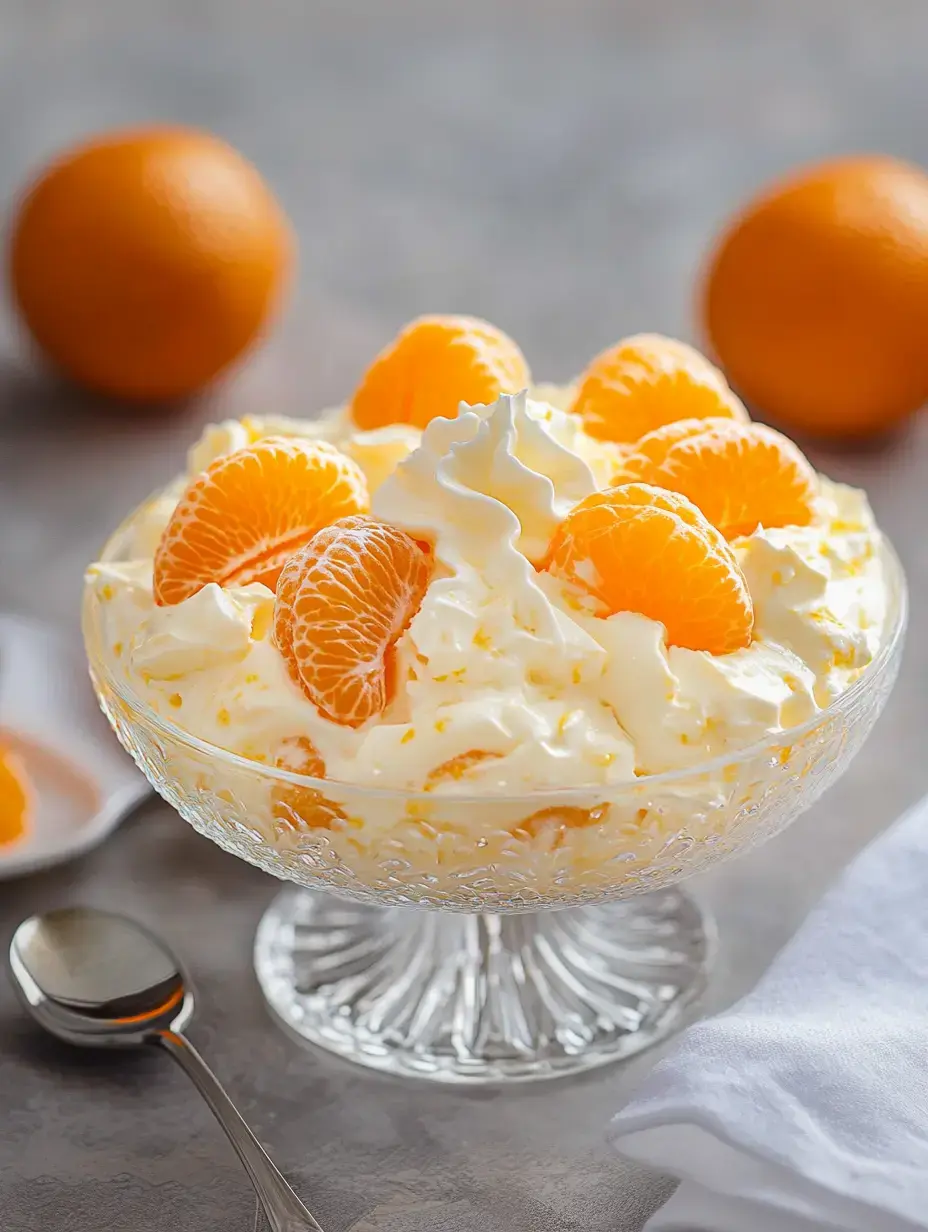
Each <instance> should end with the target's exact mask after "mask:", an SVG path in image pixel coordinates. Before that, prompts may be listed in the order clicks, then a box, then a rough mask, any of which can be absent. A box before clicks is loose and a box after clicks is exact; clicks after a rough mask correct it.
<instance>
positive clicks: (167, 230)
mask: <svg viewBox="0 0 928 1232" xmlns="http://www.w3.org/2000/svg"><path fill="white" fill-rule="evenodd" d="M292 253H293V241H292V239H291V233H290V227H289V224H288V222H287V219H286V217H285V215H284V214H283V212H282V210H281V208H280V206H279V205H278V204H277V201H276V200H275V199H274V197H273V195H272V194H271V192H270V190H269V189H268V187H267V185H266V184H265V183H264V181H263V180H262V178H261V176H260V175H259V174H258V172H257V171H256V170H255V168H254V167H252V166H251V164H250V163H248V162H246V160H245V159H244V158H243V157H242V156H241V155H240V154H239V153H237V151H235V150H234V149H232V148H231V147H230V146H228V145H226V144H225V142H223V141H220V140H219V139H218V138H217V137H214V136H212V135H211V134H209V133H204V132H198V131H196V130H193V129H185V128H147V129H138V130H133V131H124V132H117V133H109V134H104V135H102V136H99V137H96V138H94V139H93V140H92V141H90V142H88V143H87V144H85V145H82V146H80V147H78V148H76V149H73V150H71V151H69V152H67V153H66V154H64V155H63V157H61V158H60V159H59V160H57V161H56V162H55V163H53V164H52V166H51V167H49V168H48V169H47V170H46V171H45V172H44V173H43V174H42V175H41V176H40V178H39V179H38V180H37V181H36V182H35V184H33V186H32V187H31V188H30V189H29V191H28V192H27V194H26V196H25V198H24V199H23V201H22V202H21V204H20V206H19V208H18V211H17V213H16V216H15V218H14V222H13V229H12V234H11V237H10V242H9V277H10V282H11V287H12V292H13V296H14V298H15V301H16V303H17V305H18V307H19V309H20V311H21V313H22V315H23V317H24V318H25V321H26V324H27V325H28V327H29V329H30V330H31V332H32V334H33V336H34V338H35V341H36V342H37V343H38V345H39V347H40V348H41V350H42V351H43V352H44V353H45V355H46V356H47V357H48V358H49V359H50V360H51V361H52V362H53V363H54V364H56V365H57V366H58V367H59V368H60V369H61V370H62V371H63V372H65V373H66V374H67V375H69V376H70V377H72V378H73V379H74V380H75V381H77V382H79V383H80V384H82V385H85V386H87V387H89V388H91V389H95V390H99V391H101V392H103V393H106V394H111V395H115V396H119V397H124V398H129V399H137V400H142V401H148V400H161V399H169V398H176V397H181V396H183V395H186V394H191V393H194V392H195V391H196V390H198V389H200V388H201V387H202V386H203V385H205V384H206V383H207V382H209V381H211V380H212V379H213V377H215V376H216V375H217V374H218V373H220V372H221V371H222V370H223V369H224V368H226V367H227V366H228V365H229V364H231V363H232V361H233V360H235V359H236V358H238V356H239V355H240V354H241V353H242V352H243V351H244V350H245V348H246V347H248V346H249V344H251V343H252V342H253V341H254V340H255V338H256V337H257V336H258V335H259V334H260V333H261V331H262V329H263V328H264V326H265V325H266V323H267V320H268V317H269V314H270V313H271V311H272V309H273V308H274V306H275V304H276V302H277V301H278V299H279V297H280V293H281V290H282V287H283V283H284V281H285V276H286V274H287V272H288V270H289V268H290V266H291V264H292Z"/></svg>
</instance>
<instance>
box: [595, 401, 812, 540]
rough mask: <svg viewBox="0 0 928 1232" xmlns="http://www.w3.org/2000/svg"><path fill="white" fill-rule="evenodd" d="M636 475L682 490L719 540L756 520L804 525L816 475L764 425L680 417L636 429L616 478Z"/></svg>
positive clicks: (625, 479)
mask: <svg viewBox="0 0 928 1232" xmlns="http://www.w3.org/2000/svg"><path fill="white" fill-rule="evenodd" d="M629 481H638V482H640V483H648V484H653V485H655V486H656V487H661V488H670V489H671V490H672V491H674V492H680V493H682V494H683V495H684V496H686V497H688V498H689V499H690V500H691V501H692V502H693V504H694V505H697V506H698V507H699V508H700V509H701V510H702V512H703V513H704V514H705V515H706V517H707V518H708V519H709V521H710V522H711V523H712V525H713V526H715V527H717V528H718V529H719V530H720V531H721V532H722V534H723V535H724V536H725V538H726V539H734V538H736V537H737V536H738V535H750V534H751V533H752V532H753V531H755V530H756V529H757V527H758V526H766V527H773V526H806V525H807V524H808V523H809V521H810V520H811V518H812V513H813V509H814V503H815V493H816V477H815V471H814V470H813V469H812V466H811V465H810V464H809V462H808V461H807V460H806V458H805V457H804V456H803V454H802V453H801V452H800V450H799V449H798V448H797V447H796V446H795V445H794V444H793V443H792V441H790V440H787V438H786V437H785V436H783V435H782V434H781V433H779V432H775V431H774V430H773V429H772V428H767V427H765V426H764V425H763V424H753V423H752V424H742V423H737V422H736V421H734V420H731V419H683V420H679V421H678V422H676V423H671V424H666V425H665V426H664V427H663V428H658V429H656V430H655V431H654V432H649V433H648V434H647V435H646V436H643V437H642V438H641V440H640V441H638V443H637V444H636V446H635V449H634V452H633V453H631V454H630V455H628V456H627V457H626V458H624V459H623V462H622V470H621V474H620V476H619V477H618V479H617V482H621V483H625V482H629Z"/></svg>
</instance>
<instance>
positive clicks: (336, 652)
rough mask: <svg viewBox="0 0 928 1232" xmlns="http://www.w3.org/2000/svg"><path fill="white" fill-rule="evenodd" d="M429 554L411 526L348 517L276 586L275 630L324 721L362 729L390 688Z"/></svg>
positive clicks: (425, 579) (291, 564) (323, 534)
mask: <svg viewBox="0 0 928 1232" xmlns="http://www.w3.org/2000/svg"><path fill="white" fill-rule="evenodd" d="M431 574H432V559H431V555H430V554H429V552H428V551H426V549H425V548H423V547H422V546H421V545H420V544H419V543H417V542H416V540H415V539H413V538H412V536H411V535H407V534H406V532H405V531H402V530H398V529H397V528H396V527H394V526H389V525H387V523H385V522H379V521H377V520H376V519H375V518H369V517H351V518H343V519H342V520H341V521H340V522H336V523H334V525H332V526H328V527H326V528H325V529H324V530H321V531H319V532H318V534H316V535H315V536H314V537H313V538H312V540H311V541H310V542H309V543H308V544H307V545H306V547H304V548H303V549H302V550H301V551H300V552H298V553H297V554H296V555H295V556H293V557H292V558H291V559H290V560H289V561H288V562H287V564H286V566H285V567H284V569H283V572H282V573H281V575H280V580H279V582H278V585H277V601H276V603H275V606H274V637H275V641H276V643H277V647H278V649H279V650H280V652H281V654H282V655H283V657H284V659H285V660H286V663H287V669H288V671H289V673H290V677H291V679H292V680H293V681H294V683H295V684H297V685H299V687H300V688H301V689H302V690H303V693H304V694H305V695H306V697H308V698H309V700H310V701H311V702H312V703H313V705H314V706H315V707H316V708H317V709H318V710H319V712H320V713H321V714H322V715H324V716H325V717H326V718H327V719H331V720H332V722H334V723H341V724H343V725H344V726H347V727H360V726H361V725H362V724H363V723H366V722H367V720H368V719H371V718H374V717H375V716H376V715H379V714H381V713H382V712H383V711H384V710H385V709H386V707H387V705H388V703H389V701H390V700H391V696H392V693H393V683H394V682H393V675H394V657H395V646H396V643H397V641H398V640H399V638H400V636H401V635H402V633H403V632H404V631H405V629H406V628H407V626H408V625H409V623H410V621H411V620H412V618H413V617H414V616H415V614H416V612H417V611H418V610H419V605H420V604H421V602H422V599H423V596H424V595H425V592H426V589H427V587H428V584H429V579H430V578H431Z"/></svg>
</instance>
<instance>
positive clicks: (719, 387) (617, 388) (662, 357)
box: [570, 334, 748, 444]
mask: <svg viewBox="0 0 928 1232" xmlns="http://www.w3.org/2000/svg"><path fill="white" fill-rule="evenodd" d="M570 410H571V411H573V412H574V413H575V414H577V415H580V416H581V417H582V419H583V426H584V428H585V429H586V431H587V432H588V433H589V435H590V436H593V437H596V438H597V439H598V440H602V441H615V442H618V443H620V444H627V443H632V442H634V441H637V440H638V439H639V437H642V436H644V434H645V433H646V432H652V431H653V430H654V429H655V428H660V427H662V426H663V425H664V424H667V423H672V422H674V421H675V420H677V419H706V418H709V417H711V418H726V419H734V420H738V421H740V422H747V419H748V413H747V411H746V410H745V409H744V407H743V406H742V404H741V402H740V401H739V399H738V398H737V397H736V396H735V394H734V393H733V392H732V391H731V389H729V387H728V384H727V382H726V380H725V378H724V376H722V374H721V372H719V370H718V369H717V368H715V367H713V365H712V364H710V363H709V361H708V360H707V359H705V358H704V356H702V355H700V354H699V352H698V351H696V350H694V349H693V347H691V346H687V345H686V343H685V342H678V341H677V340H676V339H674V338H664V337H663V336H662V335H660V334H636V335H635V336H634V337H632V338H624V339H623V340H622V341H621V342H617V343H616V344H615V345H614V346H611V347H608V348H607V349H606V350H605V351H603V352H601V354H599V355H597V356H596V358H595V359H594V360H593V361H592V362H591V363H590V364H589V366H588V367H587V368H586V370H585V371H584V372H583V373H582V374H581V376H580V379H579V381H578V383H577V391H576V393H575V394H574V398H573V401H572V402H571V405H570Z"/></svg>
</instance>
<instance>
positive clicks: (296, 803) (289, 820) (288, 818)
mask: <svg viewBox="0 0 928 1232" xmlns="http://www.w3.org/2000/svg"><path fill="white" fill-rule="evenodd" d="M274 765H275V766H276V768H277V769H278V770H289V771H291V772H292V773H293V774H303V775H307V776H308V777H309V778H314V779H324V778H325V762H324V761H323V759H322V756H321V754H320V753H319V750H318V749H317V748H316V746H315V745H314V744H313V742H312V741H311V740H310V739H309V737H308V736H293V737H291V738H290V739H288V740H285V741H284V742H283V744H282V745H281V746H280V749H279V750H278V753H277V756H276V758H275V759H274ZM271 811H272V813H273V816H274V820H275V822H276V823H277V831H278V835H288V834H293V833H295V832H299V831H302V830H334V829H336V828H337V827H338V826H339V825H340V824H341V823H343V822H344V821H345V820H346V817H345V814H344V813H343V812H342V810H341V809H340V808H339V807H338V806H337V805H336V804H334V803H333V802H332V801H331V800H327V799H326V797H325V796H324V795H323V794H322V792H321V791H319V790H318V789H317V788H315V787H304V786H302V785H298V784H295V783H294V784H291V783H279V784H277V786H275V787H274V789H273V791H272V793H271Z"/></svg>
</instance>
